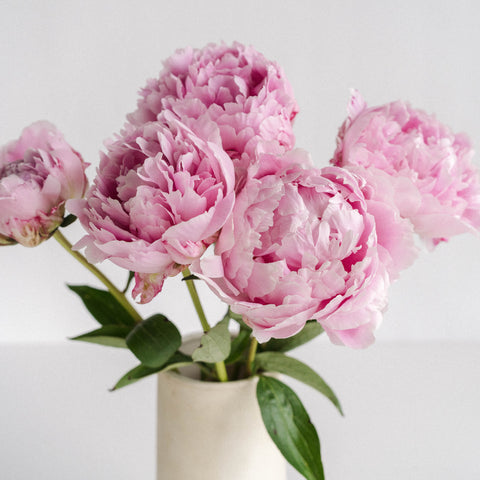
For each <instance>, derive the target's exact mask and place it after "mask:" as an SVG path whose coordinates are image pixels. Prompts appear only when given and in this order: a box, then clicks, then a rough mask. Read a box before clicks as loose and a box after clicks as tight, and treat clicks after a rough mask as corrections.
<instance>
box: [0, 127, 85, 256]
mask: <svg viewBox="0 0 480 480" xmlns="http://www.w3.org/2000/svg"><path fill="white" fill-rule="evenodd" d="M87 165H88V164H86V163H85V162H84V161H83V159H82V157H81V156H80V154H79V153H78V152H76V151H75V150H73V149H72V148H71V147H70V146H69V145H68V144H67V142H66V141H65V140H64V138H63V135H62V134H61V133H60V132H59V131H58V130H57V129H56V128H55V127H54V126H53V125H52V124H50V123H48V122H45V121H40V122H36V123H34V124H32V125H30V126H29V127H27V128H25V129H24V130H23V132H22V135H21V136H20V138H19V139H18V140H15V141H13V142H11V143H9V144H7V145H5V146H4V147H3V148H2V149H0V245H8V244H12V243H17V242H18V243H21V244H22V245H24V246H26V247H35V246H36V245H38V244H39V243H40V242H42V241H43V240H46V239H47V238H49V237H50V235H51V234H52V233H53V232H54V231H55V229H56V228H57V227H58V226H59V225H60V224H61V223H62V220H63V217H64V212H65V202H66V200H68V199H70V198H80V197H82V196H83V194H84V193H85V190H86V187H87V178H86V176H85V168H86V167H87Z"/></svg>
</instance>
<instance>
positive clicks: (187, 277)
mask: <svg viewBox="0 0 480 480" xmlns="http://www.w3.org/2000/svg"><path fill="white" fill-rule="evenodd" d="M187 280H199V278H198V277H197V276H196V275H193V274H191V275H187V276H186V277H183V278H182V282H186V281H187Z"/></svg>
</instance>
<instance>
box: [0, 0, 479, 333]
mask: <svg viewBox="0 0 480 480" xmlns="http://www.w3.org/2000/svg"><path fill="white" fill-rule="evenodd" d="M199 5H200V4H199V3H197V2H193V1H191V0H190V1H184V2H181V3H178V4H175V2H159V1H158V0H157V1H150V0H149V1H143V2H138V3H134V2H130V1H128V0H117V1H110V0H108V1H103V2H96V1H91V0H86V1H84V2H82V3H78V2H70V1H64V2H56V1H45V2H41V3H40V2H34V1H21V0H17V1H9V0H7V1H5V0H3V1H2V2H1V3H0V54H1V58H2V75H0V104H1V109H0V143H1V144H3V143H6V142H7V141H9V140H10V139H13V138H16V137H17V136H18V135H19V133H20V131H21V129H22V128H23V127H24V126H26V125H28V124H30V123H32V122H33V121H35V120H38V119H42V118H47V119H49V120H51V121H52V122H53V123H55V124H56V125H57V126H58V128H59V129H60V130H62V131H63V132H64V134H65V136H66V138H67V140H68V141H69V142H70V143H71V144H72V145H73V146H74V147H75V148H76V149H77V150H79V151H80V152H81V153H82V154H83V155H84V157H85V159H86V160H87V161H89V162H90V163H91V164H92V166H91V167H90V169H89V176H90V178H93V176H94V171H95V167H96V165H97V164H98V151H99V150H100V149H101V148H102V142H103V140H104V139H106V138H108V137H110V136H111V135H112V134H113V133H114V132H116V131H118V130H119V128H120V127H121V126H122V123H123V119H124V116H125V114H126V113H127V112H129V111H131V110H132V109H133V108H134V106H135V102H136V97H137V90H138V89H139V87H141V86H142V85H143V84H144V82H145V80H146V79H147V78H149V77H153V76H156V75H157V74H158V72H159V71H160V69H161V61H162V60H163V59H165V58H166V57H168V56H169V55H170V54H171V53H173V51H174V50H175V49H177V48H180V47H184V46H187V45H192V46H194V47H201V46H204V45H205V44H206V43H208V42H218V41H221V40H224V41H225V42H227V43H230V42H231V41H233V40H238V41H241V42H243V43H247V44H252V45H254V46H255V47H256V48H257V49H258V50H260V51H261V52H263V53H264V54H265V56H267V57H268V58H271V59H274V60H276V61H278V62H279V63H280V64H281V65H282V66H283V68H284V70H285V71H286V74H287V76H288V78H289V79H290V82H291V83H292V85H293V88H294V90H295V93H296V97H297V100H298V103H299V105H300V114H299V115H298V117H297V120H296V124H295V132H296V136H297V145H298V146H299V147H303V148H306V149H307V150H309V151H310V152H311V154H312V156H313V158H314V160H315V163H316V165H317V166H323V165H326V164H327V162H328V160H329V158H330V156H331V154H332V152H333V150H334V147H335V136H336V132H337V128H338V126H339V125H340V124H341V122H342V121H343V118H344V116H345V108H346V104H347V102H348V98H349V88H350V87H355V88H358V89H359V90H360V91H361V92H362V93H363V95H364V97H365V98H366V100H367V101H368V102H369V103H370V104H371V105H374V104H380V103H385V102H388V101H391V100H396V99H404V100H409V101H410V102H411V103H412V104H413V105H414V106H415V107H418V108H422V109H424V110H426V111H428V112H430V113H436V114H437V116H438V118H440V119H441V120H442V121H444V122H445V123H447V124H448V125H450V126H451V127H452V128H453V129H454V130H455V131H465V132H467V133H468V134H469V135H470V136H471V137H472V139H473V141H474V144H475V146H476V148H477V149H478V148H479V146H480V143H479V140H480V108H479V107H480V97H479V94H478V85H480V66H479V64H478V62H476V61H474V58H475V53H476V51H475V46H476V45H478V43H479V41H480V31H479V30H478V28H477V25H478V20H479V19H480V7H479V6H478V5H477V4H476V3H474V2H457V3H456V5H455V9H454V10H453V9H452V8H453V7H452V4H451V2H448V1H436V2H431V1H420V2H418V1H405V2H402V4H401V5H397V4H396V3H393V2H392V6H391V7H388V6H386V5H385V4H380V3H379V2H378V1H376V0H366V1H363V2H353V1H351V2H347V1H337V2H318V1H304V2H293V1H291V2H283V3H282V6H280V5H279V4H278V2H274V1H264V2H261V3H260V2H254V1H250V0H249V1H244V2H242V3H238V2H233V1H225V0H224V1H220V0H214V1H209V2H204V3H202V4H201V6H199ZM387 7H388V8H387ZM475 162H476V165H477V166H479V165H480V159H479V157H478V156H477V158H476V160H475ZM66 234H67V236H68V237H69V238H70V239H71V240H72V241H74V240H76V239H78V238H80V236H81V234H82V230H81V227H79V226H77V225H75V226H73V227H71V229H70V230H68V231H67V232H66ZM479 242H480V239H479V238H478V237H474V236H463V237H457V238H454V239H453V240H452V241H451V242H450V243H449V244H446V245H440V246H439V247H438V248H437V249H436V250H435V251H434V252H433V253H429V252H424V253H423V254H422V255H421V257H420V259H419V260H418V261H417V263H416V264H415V265H414V266H413V267H411V268H410V269H409V270H408V271H405V272H404V273H403V275H402V276H401V277H400V279H399V280H398V281H397V282H396V283H395V284H394V285H393V287H392V289H391V297H390V298H391V302H390V308H389V311H388V312H387V313H386V316H385V321H384V325H383V326H382V327H381V328H380V330H379V332H378V337H379V338H380V339H397V340H421V339H454V340H477V341H479V340H480V322H478V320H477V319H478V316H479V314H480V296H479V295H478V294H477V291H478V285H480V273H479V272H480V255H479V254H478V247H479V245H480V243H479ZM0 265H1V268H2V275H1V276H0V299H1V313H0V342H15V341H58V340H63V339H64V338H65V337H67V336H74V335H75V334H78V333H81V332H83V331H87V330H89V329H91V327H92V320H90V318H89V316H88V314H87V313H86V312H85V310H84V309H83V307H82V306H81V304H80V303H79V301H78V300H77V299H76V298H75V297H74V295H73V294H72V293H70V292H69V291H68V290H67V289H66V287H65V283H70V284H80V283H91V284H92V285H96V282H95V280H94V279H92V278H91V277H90V274H89V273H87V272H86V271H84V270H83V268H82V267H80V266H79V265H76V264H75V262H74V261H73V260H72V259H70V258H69V257H68V255H67V254H66V253H64V252H63V251H62V250H61V248H60V247H59V246H58V245H56V243H55V242H54V241H53V240H52V241H49V242H47V243H45V244H43V245H41V246H40V247H38V248H35V249H31V250H29V249H25V248H23V247H19V246H15V247H4V248H1V249H0ZM101 268H103V269H104V270H105V271H106V272H107V273H109V274H112V275H113V276H114V278H115V279H116V280H117V281H118V283H119V285H120V284H121V283H122V282H123V281H124V280H125V273H124V272H121V271H119V270H117V269H116V268H115V267H113V266H112V265H109V264H104V265H102V267H101ZM184 288H185V287H184V285H182V284H181V282H180V281H179V279H171V280H170V281H168V282H167V284H166V287H165V294H163V295H160V296H159V297H158V298H157V299H156V300H155V301H154V302H153V303H151V304H149V305H146V306H144V307H142V308H141V311H142V312H144V313H145V314H148V313H150V312H152V313H153V312H154V311H162V312H164V313H166V314H167V315H168V316H170V317H171V318H172V319H174V320H175V321H176V322H177V323H178V324H179V325H180V326H181V327H182V328H183V330H184V331H191V330H195V329H197V322H196V320H195V318H194V312H193V308H191V307H190V304H189V303H188V302H189V300H188V299H186V297H185V301H183V298H184V295H185V292H184ZM202 290H203V289H202ZM205 294H206V298H207V300H206V304H207V310H208V313H209V315H210V316H211V318H212V321H213V319H214V318H219V317H220V315H222V314H223V310H224V307H223V306H221V305H219V304H218V302H217V301H216V299H215V298H213V297H212V296H210V295H208V292H207V291H205Z"/></svg>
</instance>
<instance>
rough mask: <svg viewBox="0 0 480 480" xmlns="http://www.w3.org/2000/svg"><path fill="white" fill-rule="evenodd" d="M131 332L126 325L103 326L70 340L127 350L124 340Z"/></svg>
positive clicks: (130, 328)
mask: <svg viewBox="0 0 480 480" xmlns="http://www.w3.org/2000/svg"><path fill="white" fill-rule="evenodd" d="M131 330H132V327H128V326H126V325H105V326H104V327H101V328H99V329H97V330H93V331H92V332H88V333H84V334H83V335H78V336H77V337H73V338H71V339H70V340H80V341H82V342H90V343H98V344H99V345H106V346H108V347H119V348H127V343H126V342H125V338H126V337H127V335H128V334H129V333H130V331H131Z"/></svg>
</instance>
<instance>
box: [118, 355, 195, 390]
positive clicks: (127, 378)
mask: <svg viewBox="0 0 480 480" xmlns="http://www.w3.org/2000/svg"><path fill="white" fill-rule="evenodd" d="M192 363H193V361H192V358H191V357H189V356H188V355H184V354H183V353H181V352H176V353H174V354H173V356H172V357H171V358H170V360H169V361H168V362H167V363H166V364H164V365H163V366H162V367H156V368H152V367H147V366H146V365H142V364H140V365H138V366H136V367H135V368H133V369H132V370H130V371H129V372H127V373H126V374H125V375H124V376H123V377H122V378H121V379H120V380H119V381H118V382H117V383H116V384H115V386H114V387H113V388H111V389H110V391H114V390H118V389H119V388H122V387H126V386H127V385H131V384H132V383H135V382H137V381H138V380H140V379H142V378H145V377H148V376H149V375H153V374H155V373H158V372H166V371H168V370H173V369H175V368H180V367H185V366H187V365H191V364H192Z"/></svg>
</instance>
